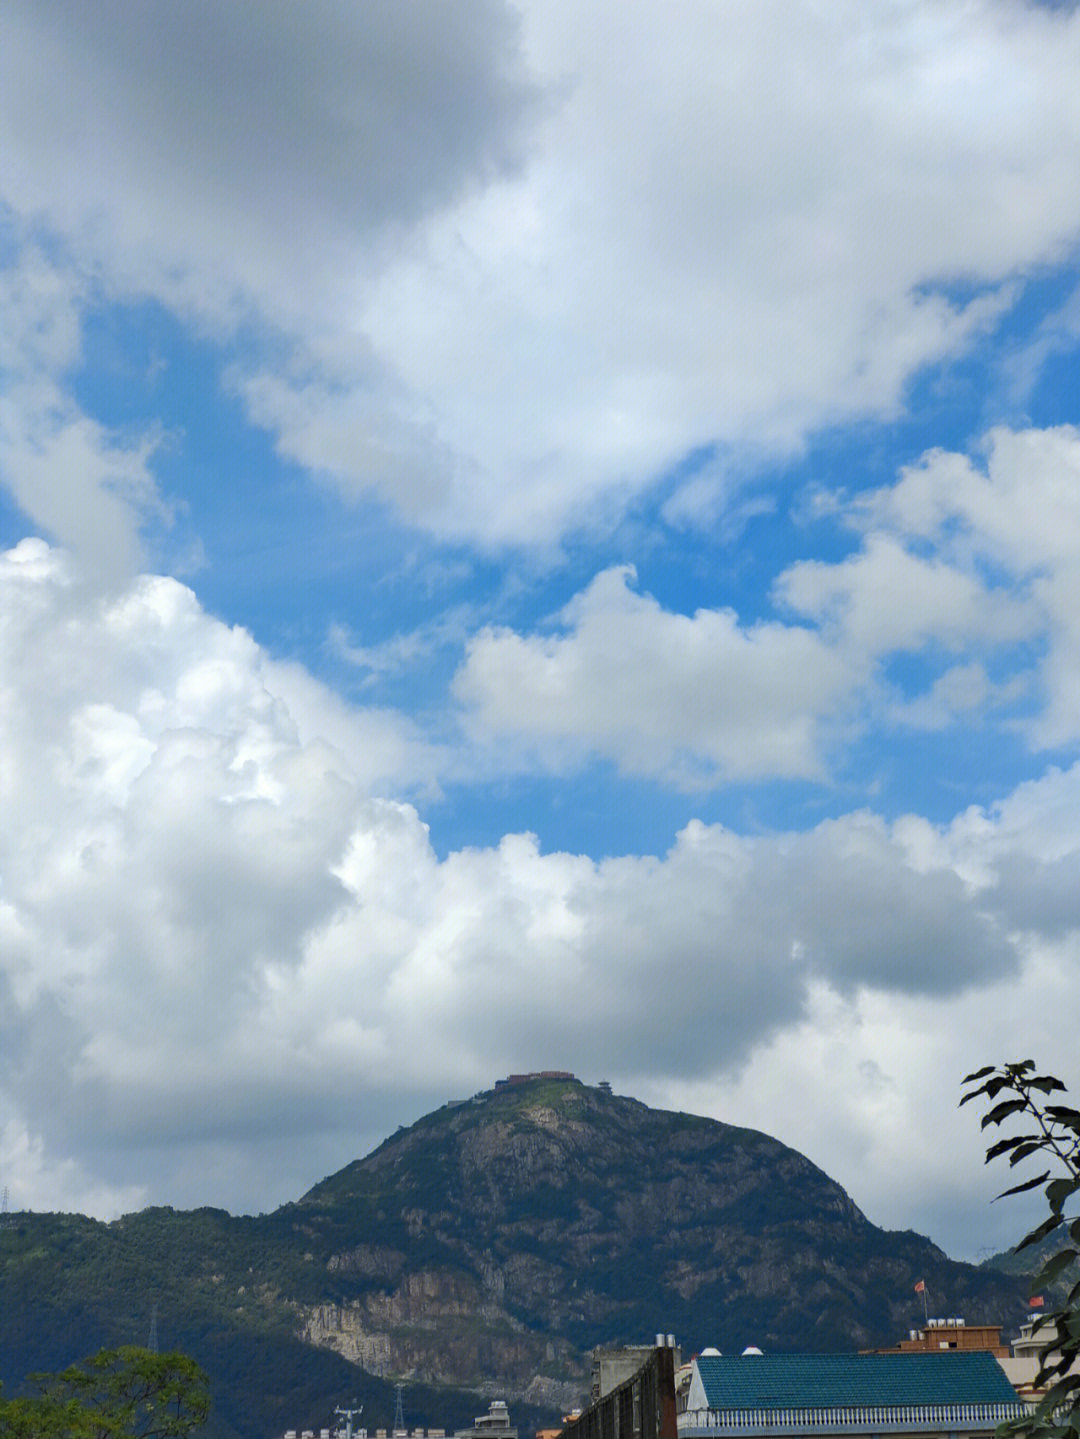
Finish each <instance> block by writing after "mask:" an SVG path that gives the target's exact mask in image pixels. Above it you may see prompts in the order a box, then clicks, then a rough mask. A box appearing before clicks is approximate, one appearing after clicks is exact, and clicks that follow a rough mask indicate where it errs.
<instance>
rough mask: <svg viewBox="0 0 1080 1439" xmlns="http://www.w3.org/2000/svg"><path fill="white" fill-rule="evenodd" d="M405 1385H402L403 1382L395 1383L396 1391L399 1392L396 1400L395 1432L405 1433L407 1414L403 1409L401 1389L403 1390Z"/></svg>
mask: <svg viewBox="0 0 1080 1439" xmlns="http://www.w3.org/2000/svg"><path fill="white" fill-rule="evenodd" d="M403 1387H404V1386H403V1385H401V1384H395V1385H394V1392H395V1393H396V1394H397V1402H396V1403H395V1405H394V1433H395V1434H403V1433H404V1432H405V1414H404V1412H403V1410H402V1408H401V1391H402V1389H403Z"/></svg>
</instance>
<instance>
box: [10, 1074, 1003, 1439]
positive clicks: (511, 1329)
mask: <svg viewBox="0 0 1080 1439" xmlns="http://www.w3.org/2000/svg"><path fill="white" fill-rule="evenodd" d="M0 1265H2V1270H0V1274H2V1277H3V1304H2V1305H0V1355H2V1356H3V1357H2V1359H0V1364H2V1366H3V1368H2V1370H0V1378H3V1379H4V1380H5V1382H9V1383H10V1382H11V1381H12V1380H14V1379H17V1378H18V1377H19V1376H20V1375H21V1374H22V1373H25V1371H26V1369H27V1368H31V1367H32V1368H39V1369H40V1368H48V1367H55V1366H56V1365H58V1364H61V1363H63V1362H66V1361H67V1360H68V1359H71V1358H74V1357H77V1356H78V1355H79V1354H81V1353H82V1352H85V1351H87V1350H89V1349H91V1348H93V1347H95V1346H96V1345H97V1344H100V1343H120V1342H126V1343H130V1342H145V1336H146V1333H147V1330H148V1325H149V1319H150V1314H151V1311H152V1308H153V1306H154V1305H155V1304H156V1305H157V1308H158V1313H159V1333H160V1335H161V1341H162V1344H163V1346H165V1345H170V1346H171V1345H175V1346H176V1347H180V1348H184V1349H186V1350H187V1351H188V1352H189V1353H191V1354H193V1355H194V1357H195V1358H197V1359H199V1360H200V1362H202V1363H203V1364H204V1365H205V1366H206V1367H207V1369H208V1370H209V1371H210V1372H211V1376H212V1379H213V1381H214V1388H215V1396H216V1399H217V1418H216V1420H215V1424H216V1429H215V1433H216V1434H218V1435H220V1436H222V1439H257V1436H258V1439H265V1436H268V1435H269V1434H272V1433H274V1432H275V1431H276V1432H277V1433H279V1434H280V1433H281V1432H282V1431H283V1429H284V1428H286V1427H296V1428H299V1427H303V1426H306V1427H313V1426H314V1427H318V1426H319V1424H320V1423H325V1422H326V1417H324V1416H328V1415H329V1411H330V1408H331V1407H332V1405H333V1404H334V1403H341V1402H343V1401H344V1400H345V1399H347V1398H351V1397H352V1396H353V1395H354V1394H360V1393H361V1390H362V1391H363V1394H362V1398H363V1402H365V1404H366V1405H368V1406H369V1407H368V1408H367V1409H366V1411H365V1422H366V1423H369V1424H370V1425H371V1427H374V1426H375V1425H376V1424H378V1423H384V1424H387V1423H389V1421H390V1418H391V1415H392V1412H393V1401H392V1391H391V1390H390V1389H389V1385H388V1382H387V1380H386V1379H376V1378H375V1376H374V1375H373V1374H372V1373H371V1372H370V1371H371V1370H373V1369H377V1370H382V1371H383V1373H384V1374H385V1375H387V1376H389V1377H390V1378H402V1379H406V1380H407V1381H408V1383H409V1388H408V1390H407V1391H406V1394H407V1397H406V1419H407V1422H408V1423H410V1424H419V1423H425V1424H443V1425H445V1426H446V1427H450V1426H451V1425H452V1424H454V1423H458V1422H460V1420H461V1419H463V1418H466V1417H471V1415H472V1414H473V1413H479V1412H480V1410H479V1409H478V1408H476V1407H475V1406H476V1405H477V1403H478V1402H479V1401H478V1400H477V1398H476V1395H475V1394H474V1393H464V1392H461V1390H462V1389H468V1390H475V1391H480V1392H482V1393H484V1394H488V1395H491V1394H501V1395H504V1396H505V1397H507V1398H510V1399H512V1400H514V1401H515V1405H516V1412H517V1417H518V1418H519V1419H520V1420H521V1422H522V1423H523V1425H524V1424H528V1423H529V1422H531V1418H532V1417H540V1416H542V1415H544V1414H550V1413H551V1411H553V1410H557V1409H559V1408H561V1407H562V1406H564V1405H565V1404H566V1403H568V1402H570V1401H571V1400H572V1399H575V1398H577V1397H578V1396H580V1394H581V1392H582V1390H583V1388H584V1387H585V1384H586V1380H587V1373H588V1355H589V1351H590V1350H591V1349H592V1347H593V1346H594V1345H596V1344H598V1343H607V1342H641V1341H642V1340H645V1341H648V1340H649V1339H650V1338H651V1337H652V1336H653V1335H654V1334H655V1333H656V1332H657V1331H660V1330H663V1331H664V1332H674V1333H675V1334H676V1336H677V1338H678V1339H679V1341H680V1342H681V1343H683V1345H684V1347H686V1348H689V1349H700V1348H702V1347H704V1346H705V1345H706V1344H715V1345H716V1346H717V1347H719V1348H720V1349H723V1350H730V1349H742V1348H744V1347H745V1346H746V1345H748V1344H757V1345H758V1346H759V1347H761V1348H763V1349H774V1350H776V1349H779V1350H794V1349H804V1350H828V1349H848V1348H858V1347H868V1346H870V1345H874V1344H878V1343H889V1342H894V1341H895V1340H896V1339H897V1338H899V1337H900V1336H901V1335H902V1334H904V1333H906V1331H907V1330H908V1328H910V1327H911V1326H912V1325H913V1324H915V1323H917V1322H918V1319H919V1317H920V1312H921V1305H920V1302H919V1300H918V1299H917V1297H916V1295H915V1294H914V1284H915V1283H916V1281H917V1280H919V1279H922V1280H924V1281H925V1283H926V1286H927V1289H928V1291H929V1293H930V1294H931V1296H932V1298H933V1300H934V1302H935V1307H937V1308H938V1309H939V1312H947V1313H949V1314H963V1315H964V1316H965V1317H966V1318H967V1319H968V1321H969V1322H970V1323H976V1322H990V1323H997V1322H1002V1323H1004V1324H1005V1325H1006V1326H1014V1325H1016V1324H1017V1323H1018V1322H1019V1320H1020V1319H1021V1318H1022V1317H1023V1314H1024V1312H1025V1300H1026V1298H1027V1294H1026V1290H1025V1289H1024V1281H1023V1280H1019V1279H1017V1278H1015V1277H1012V1276H1009V1275H1005V1274H1002V1273H1000V1272H998V1271H995V1270H991V1269H986V1268H976V1267H975V1266H972V1265H966V1264H958V1263H955V1262H953V1261H952V1260H950V1259H948V1258H947V1257H946V1256H945V1255H944V1254H943V1253H942V1252H941V1250H939V1249H937V1248H936V1247H935V1246H934V1245H933V1244H931V1243H930V1241H929V1240H927V1239H925V1238H922V1237H921V1236H919V1235H917V1234H914V1233H911V1232H909V1231H905V1232H899V1233H894V1232H888V1231H885V1230H882V1229H879V1228H877V1227H876V1226H875V1225H873V1224H871V1223H870V1222H869V1221H868V1220H867V1219H866V1217H865V1216H864V1215H863V1214H862V1213H861V1212H860V1211H859V1210H858V1209H857V1208H856V1206H855V1205H854V1204H853V1203H852V1201H851V1200H850V1199H849V1198H848V1196H847V1194H846V1193H845V1192H844V1190H843V1189H842V1188H841V1187H840V1186H839V1185H838V1184H836V1183H835V1182H834V1181H833V1180H831V1179H829V1177H828V1176H827V1175H826V1174H824V1173H823V1172H822V1171H821V1170H820V1169H818V1168H817V1167H816V1166H815V1165H814V1164H812V1163H811V1162H810V1161H809V1160H808V1159H806V1158H805V1157H804V1156H803V1155H801V1154H799V1153H797V1152H796V1151H795V1150H793V1149H790V1148H788V1147H787V1146H786V1145H783V1144H781V1143H779V1142H778V1141H777V1140H775V1139H771V1138H770V1137H769V1136H768V1135H765V1134H761V1133H758V1132H757V1131H755V1130H750V1129H742V1128H738V1127H736V1126H734V1125H729V1124H723V1123H720V1122H718V1121H716V1120H713V1119H704V1118H701V1117H699V1116H696V1115H689V1114H675V1113H669V1112H666V1111H663V1110H655V1109H650V1108H648V1107H647V1106H646V1105H644V1104H641V1103H639V1102H638V1101H636V1100H634V1099H629V1098H624V1097H622V1096H618V1095H613V1094H611V1093H608V1092H605V1090H603V1089H599V1088H591V1087H589V1086H587V1085H584V1084H581V1083H579V1082H578V1081H576V1080H573V1079H563V1078H557V1079H550V1078H534V1079H529V1080H527V1081H525V1082H522V1083H520V1084H515V1085H506V1086H503V1087H500V1088H496V1089H495V1090H494V1091H489V1092H486V1093H483V1094H480V1095H477V1096H475V1097H474V1098H473V1099H471V1100H465V1101H462V1102H460V1103H454V1104H448V1105H446V1106H444V1107H443V1108H442V1109H439V1110H437V1111H435V1112H434V1113H433V1114H429V1115H427V1116H426V1117H425V1118H423V1119H421V1120H419V1121H418V1122H417V1123H416V1124H414V1125H412V1126H411V1127H409V1128H407V1129H401V1130H399V1131H398V1132H397V1133H396V1134H395V1135H393V1136H392V1137H391V1138H389V1139H387V1140H386V1141H385V1142H384V1143H383V1144H381V1145H380V1146H379V1147H378V1148H377V1149H376V1150H374V1151H373V1152H372V1153H371V1154H369V1155H368V1156H367V1157H366V1158H364V1159H360V1160H357V1161H356V1162H355V1163H353V1164H350V1165H348V1166H347V1167H346V1168H345V1169H343V1170H341V1171H340V1172H339V1173H337V1174H335V1175H332V1176H331V1177H330V1178H328V1179H325V1180H323V1181H322V1182H321V1183H319V1184H317V1185H316V1186H315V1187H314V1188H313V1189H311V1190H310V1191H309V1192H308V1193H307V1194H306V1195H304V1196H303V1198H302V1199H300V1200H299V1201H297V1202H296V1203H294V1204H288V1205H285V1206H284V1207H283V1208H281V1209H279V1210H277V1211H276V1212H274V1213H273V1214H268V1215H263V1216H260V1217H258V1218H236V1217H233V1216H230V1215H228V1214H225V1213H224V1212H223V1211H220V1210H196V1211H193V1212H190V1213H181V1212H175V1211H172V1210H168V1209H153V1210H147V1211H144V1212H143V1213H141V1214H135V1215H129V1216H127V1217H125V1218H124V1219H122V1220H119V1221H117V1222H116V1223H114V1224H110V1225H104V1224H97V1223H95V1222H94V1221H91V1220H86V1219H82V1218H79V1217H75V1216H41V1215H23V1216H18V1217H17V1219H16V1222H15V1223H13V1224H10V1225H9V1226H8V1228H6V1229H4V1230H0ZM270 1355H273V1356H274V1357H273V1359H272V1361H271V1360H270V1359H269V1358H268V1356H270ZM353 1361H359V1362H360V1363H361V1364H362V1365H363V1366H364V1367H363V1369H361V1368H358V1367H357V1365H356V1363H355V1362H353ZM253 1364H255V1365H257V1366H258V1371H257V1372H258V1375H259V1377H258V1378H257V1379H254V1380H253V1379H251V1378H250V1377H249V1376H248V1374H247V1373H246V1367H247V1366H248V1365H253ZM424 1386H428V1387H427V1388H425V1387H424ZM430 1386H458V1387H457V1388H446V1387H442V1388H438V1389H436V1388H432V1387H430ZM255 1401H257V1402H255ZM305 1406H306V1407H305ZM316 1410H318V1412H315V1411H316Z"/></svg>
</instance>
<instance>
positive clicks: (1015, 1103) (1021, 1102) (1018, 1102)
mask: <svg viewBox="0 0 1080 1439" xmlns="http://www.w3.org/2000/svg"><path fill="white" fill-rule="evenodd" d="M1026 1108H1027V1100H1026V1099H1003V1100H1002V1101H1001V1103H1000V1104H995V1105H994V1107H993V1109H991V1110H988V1111H987V1113H986V1114H984V1115H983V1117H982V1128H983V1129H985V1128H986V1127H987V1125H988V1124H1000V1123H1001V1121H1002V1120H1003V1119H1008V1117H1009V1115H1010V1114H1018V1113H1019V1112H1020V1110H1022V1109H1026Z"/></svg>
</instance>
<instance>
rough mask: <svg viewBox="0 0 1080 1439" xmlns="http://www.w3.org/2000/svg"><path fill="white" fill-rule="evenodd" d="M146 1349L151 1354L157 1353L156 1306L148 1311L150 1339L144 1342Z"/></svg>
mask: <svg viewBox="0 0 1080 1439" xmlns="http://www.w3.org/2000/svg"><path fill="white" fill-rule="evenodd" d="M146 1347H147V1349H149V1351H150V1353H151V1354H156V1353H157V1352H158V1338H157V1305H156V1304H155V1305H154V1307H153V1309H151V1311H150V1338H149V1339H148V1340H147V1341H146Z"/></svg>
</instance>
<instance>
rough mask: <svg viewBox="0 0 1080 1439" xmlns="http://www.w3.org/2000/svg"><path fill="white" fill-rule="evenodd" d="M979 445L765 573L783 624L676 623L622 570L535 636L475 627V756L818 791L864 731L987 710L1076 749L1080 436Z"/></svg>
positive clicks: (697, 618) (864, 507)
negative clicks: (890, 671)
mask: <svg viewBox="0 0 1080 1439" xmlns="http://www.w3.org/2000/svg"><path fill="white" fill-rule="evenodd" d="M984 448H985V462H983V461H982V459H981V458H980V457H978V456H977V457H976V458H972V457H969V456H967V455H963V454H956V453H949V452H945V451H940V450H934V451H930V452H929V453H928V454H926V455H925V456H923V458H922V459H921V461H920V462H919V463H918V464H916V465H913V466H910V467H908V468H906V469H904V470H903V471H902V472H901V475H900V478H899V479H898V480H897V482H896V483H895V484H894V485H892V486H889V487H887V488H883V489H881V490H878V491H876V492H874V493H872V494H869V495H867V496H861V497H858V498H856V499H855V500H845V499H843V498H842V497H841V498H840V499H838V500H837V501H836V505H837V512H838V513H839V514H841V515H842V516H844V517H845V518H846V519H847V520H848V522H850V523H851V524H852V525H854V526H856V527H858V528H860V529H861V530H862V531H863V534H862V538H861V541H860V543H859V544H858V546H857V547H856V548H855V549H854V550H853V551H852V552H851V553H850V554H849V555H847V556H846V557H845V558H843V559H841V560H816V559H814V560H798V561H796V562H794V563H793V564H791V565H789V566H788V568H787V569H785V570H784V571H782V572H781V573H780V574H779V575H778V576H777V578H776V580H775V581H774V583H773V586H772V599H773V602H774V604H775V605H776V607H777V609H778V611H779V612H780V613H781V614H782V615H783V614H786V615H787V616H789V617H792V618H788V619H785V620H782V619H776V620H771V619H765V620H758V621H756V622H754V623H752V624H746V623H743V622H742V621H741V620H740V618H739V616H738V615H737V614H736V613H735V612H734V611H732V610H727V609H724V610H707V609H699V610H697V611H695V612H694V613H693V614H692V615H687V614H679V613H674V612H672V611H668V610H665V609H663V608H662V607H661V606H660V605H659V604H658V603H657V601H656V600H655V599H653V598H652V597H651V596H648V595H638V594H636V593H634V591H633V590H632V589H631V588H630V582H631V581H632V580H633V579H634V578H635V576H634V572H633V570H632V569H631V568H625V567H624V568H616V569H612V570H608V571H604V572H602V573H601V574H600V575H598V576H597V577H596V578H595V579H594V580H593V582H592V583H591V584H590V585H589V586H588V587H587V588H586V589H585V590H584V591H582V592H581V593H580V594H579V595H578V596H577V597H576V598H575V600H574V601H573V602H572V603H571V604H570V605H568V606H567V607H566V608H565V609H564V610H563V611H562V613H561V614H560V615H559V616H557V617H556V624H555V625H554V626H552V625H549V626H548V627H547V631H546V632H544V633H540V634H529V635H521V634H517V633H516V632H514V631H512V630H510V629H507V628H494V627H489V628H486V629H484V630H481V631H480V632H479V633H478V634H476V635H475V636H474V637H473V638H472V639H471V640H470V641H469V643H468V645H467V647H466V655H465V660H464V662H463V664H462V666H461V667H460V669H459V671H458V673H457V676H456V677H455V681H454V690H455V693H456V695H457V697H458V699H459V700H460V701H461V702H462V703H463V705H464V706H465V712H466V720H467V724H468V726H469V728H470V732H471V734H472V736H473V738H474V740H475V742H476V743H477V744H478V745H479V746H481V747H482V748H484V749H485V750H486V752H487V753H488V754H489V755H490V756H491V761H492V763H501V764H503V765H504V766H506V767H508V768H509V767H513V766H515V765H521V764H525V763H533V764H540V765H543V766H544V767H546V768H549V769H552V770H556V771H564V772H565V771H567V770H571V769H573V768H576V767H578V766H581V765H583V764H584V763H585V762H587V761H588V760H590V759H592V758H594V757H597V756H599V757H603V758H608V759H612V760H614V761H615V763H617V764H618V766H619V768H620V770H621V771H623V772H624V773H629V774H640V775H648V776H651V777H654V778H657V779H660V780H662V781H664V782H667V783H673V784H676V785H680V786H683V787H692V786H694V785H720V784H724V783H728V782H730V781H734V780H745V779H763V778H769V777H775V778H808V779H822V778H825V777H827V776H829V775H830V773H831V772H832V769H833V765H834V761H835V758H836V756H837V755H838V754H840V753H841V752H842V751H841V746H842V744H843V742H844V741H846V740H849V739H850V738H851V737H852V736H854V735H857V734H859V733H862V732H863V731H864V730H865V729H866V728H867V727H868V726H869V725H870V724H871V723H877V724H878V725H879V726H881V725H884V726H886V727H888V728H895V727H896V726H910V727H915V728H922V729H940V728H944V727H945V726H947V725H950V724H953V723H955V722H957V720H958V719H960V718H963V719H964V720H965V721H966V722H968V723H972V724H976V725H977V724H979V723H983V722H989V721H990V720H992V719H993V718H994V712H995V710H1000V711H1002V712H1003V713H1005V714H1006V716H1007V718H1006V719H1005V720H1000V719H999V720H998V722H999V723H1008V724H1010V725H1016V726H1019V725H1020V724H1021V723H1022V725H1023V732H1024V734H1025V736H1026V738H1027V740H1028V742H1029V744H1030V746H1031V747H1032V748H1033V749H1036V750H1038V749H1047V748H1053V747H1064V746H1069V745H1072V744H1074V743H1075V741H1076V740H1077V738H1080V603H1078V591H1077V584H1076V566H1077V560H1078V557H1080V435H1078V433H1077V431H1076V430H1075V429H1074V428H1072V427H1071V426H1060V427H1057V428H1054V429H1047V430H1025V431H1021V432H1013V431H1009V430H1004V429H997V430H993V431H991V432H990V434H989V435H988V436H987V437H986V440H985V444H984ZM794 620H801V621H803V623H795V622H794ZM895 656H915V657H918V658H919V660H920V661H921V663H922V664H923V666H924V668H925V672H926V673H925V678H924V680H923V681H922V684H923V688H922V689H921V690H917V691H916V692H915V693H913V694H912V693H904V692H902V691H901V690H900V689H899V688H898V687H897V686H895V685H893V684H891V683H890V682H889V680H888V676H887V664H888V661H889V660H890V659H892V658H893V657H895ZM1019 703H1023V705H1024V706H1025V713H1026V714H1027V716H1028V717H1027V718H1025V719H1024V720H1023V721H1022V722H1021V721H1020V720H1018V719H1016V718H1015V717H1013V716H1012V714H1011V711H1012V710H1013V709H1014V708H1015V706H1016V705H1017V704H1019Z"/></svg>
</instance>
